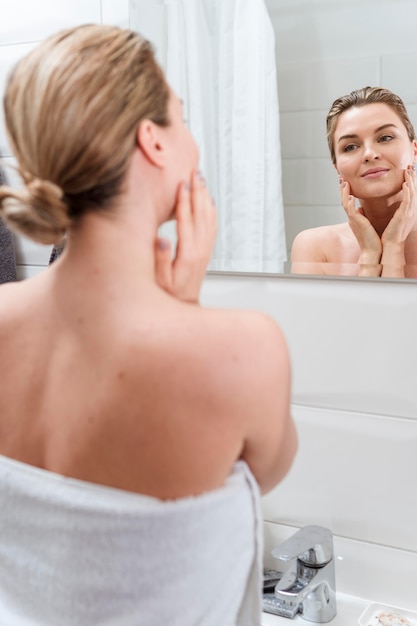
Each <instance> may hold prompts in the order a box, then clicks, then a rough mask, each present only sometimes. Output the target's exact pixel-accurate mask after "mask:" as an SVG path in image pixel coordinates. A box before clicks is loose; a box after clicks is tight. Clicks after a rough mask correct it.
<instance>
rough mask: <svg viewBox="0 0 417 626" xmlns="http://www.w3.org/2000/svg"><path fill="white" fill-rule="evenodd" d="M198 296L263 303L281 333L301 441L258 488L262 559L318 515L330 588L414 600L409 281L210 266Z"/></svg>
mask: <svg viewBox="0 0 417 626" xmlns="http://www.w3.org/2000/svg"><path fill="white" fill-rule="evenodd" d="M202 302H203V304H205V305H207V306H214V307H234V308H247V309H251V308H252V309H253V308H256V309H258V310H262V311H264V312H265V313H267V314H269V315H271V316H272V317H273V318H274V319H275V320H276V321H277V322H278V323H279V324H280V326H281V328H282V329H283V331H284V333H285V335H286V337H287V341H288V346H289V350H290V356H291V362H292V368H293V407H292V410H293V414H294V417H295V421H296V424H297V430H298V433H299V450H298V453H297V456H296V459H295V462H294V464H293V466H292V468H291V470H290V472H289V474H288V475H287V477H286V478H285V479H284V481H283V482H282V483H281V484H280V485H278V486H277V487H276V488H275V489H274V490H273V491H271V492H270V493H269V494H267V495H266V496H264V498H263V512H264V519H265V528H266V537H265V548H266V555H265V556H266V564H267V565H269V566H274V562H273V560H271V558H270V550H271V549H272V547H274V546H276V545H277V544H278V543H279V542H280V541H282V540H284V539H286V538H287V537H288V536H289V535H290V534H292V533H293V532H295V530H297V529H298V528H301V527H302V526H305V525H308V524H319V525H323V526H326V527H328V528H330V529H331V530H332V531H333V533H334V535H335V538H336V542H335V545H336V546H337V555H338V558H339V559H340V562H339V563H338V565H337V572H338V573H337V586H338V589H339V591H341V592H343V593H346V594H351V595H357V596H361V597H364V596H365V597H368V598H369V599H373V600H374V601H380V602H385V603H389V602H391V604H396V603H397V605H398V606H405V607H408V608H409V609H414V610H416V609H417V595H416V591H415V590H416V585H417V489H416V487H415V480H416V476H417V454H416V450H417V394H416V384H415V376H416V372H417V333H416V332H415V327H416V319H417V289H416V285H415V284H414V283H412V282H410V281H403V282H400V281H397V282H395V281H382V282H378V283H376V282H372V281H367V280H365V279H362V280H361V279H357V278H356V279H340V278H339V279H337V278H335V279H327V280H323V279H318V278H316V279H314V278H309V279H303V278H294V277H285V276H278V277H271V276H243V275H242V276H239V275H229V276H227V275H214V274H211V275H209V276H208V277H207V279H206V281H205V283H204V288H203V293H202ZM343 559H344V562H343ZM368 559H369V561H368ZM275 566H277V564H276V562H275ZM365 590H366V592H365Z"/></svg>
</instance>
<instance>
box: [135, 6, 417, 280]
mask: <svg viewBox="0 0 417 626" xmlns="http://www.w3.org/2000/svg"><path fill="white" fill-rule="evenodd" d="M133 4H134V5H136V6H137V5H138V4H139V7H140V8H141V20H142V26H143V24H144V22H143V19H144V18H145V19H146V13H147V12H149V11H151V9H150V3H149V2H146V3H145V1H144V0H136V1H135V2H134V3H133ZM154 4H155V11H159V23H160V24H161V31H163V34H161V33H159V32H156V29H155V19H154V16H152V19H150V24H151V23H152V28H151V32H149V36H150V37H151V38H152V39H153V40H154V41H155V42H156V44H157V47H158V50H159V52H160V55H161V57H164V54H165V53H167V52H168V51H169V53H170V54H166V56H165V57H164V58H165V59H168V58H169V59H171V61H170V63H171V67H168V68H167V69H168V73H169V74H170V76H171V82H173V83H174V84H175V85H176V87H177V91H179V92H180V95H181V96H183V97H184V99H185V101H186V105H187V106H186V114H187V118H188V121H189V123H190V125H191V127H192V129H193V133H194V135H195V136H196V137H197V138H199V137H200V138H201V143H200V145H201V157H202V159H201V162H202V169H203V171H204V173H205V175H206V176H207V179H208V182H209V185H210V188H211V189H212V190H213V195H214V197H215V200H216V204H217V205H218V209H219V238H218V244H217V247H216V253H215V257H214V258H213V263H212V265H211V269H212V270H220V271H250V272H263V273H265V272H266V273H269V272H272V273H276V272H284V273H293V274H294V275H295V274H298V273H302V274H304V273H305V274H318V275H345V276H360V275H365V276H368V277H369V276H370V277H374V276H375V277H381V276H382V277H384V276H389V277H390V278H392V277H396V276H399V277H402V276H403V275H405V276H406V277H408V278H414V277H415V276H416V272H415V271H414V269H413V268H412V265H414V262H413V259H412V258H411V257H409V255H408V254H407V255H406V256H408V257H409V258H408V259H407V266H408V267H407V269H406V270H404V268H402V271H401V268H400V266H401V262H399V261H398V260H397V259H395V260H393V262H392V263H391V260H392V259H391V255H389V257H390V258H389V259H388V260H387V259H385V258H384V259H382V253H381V258H380V259H379V262H378V263H377V262H374V260H373V259H372V261H371V262H368V261H367V260H366V262H364V263H362V262H360V263H359V264H358V263H357V262H356V261H355V257H354V254H353V249H354V248H355V246H354V245H352V246H350V248H351V249H352V251H351V254H350V255H349V254H347V253H346V254H345V253H344V254H341V255H340V256H338V257H330V258H329V259H327V258H326V259H324V260H320V261H311V260H310V259H307V261H306V260H303V261H300V259H299V258H298V257H296V261H297V265H295V263H291V250H292V247H293V243H294V240H295V239H296V237H297V235H298V234H299V233H300V232H302V231H306V230H309V229H312V228H316V227H330V226H331V227H332V228H331V229H330V231H326V230H324V231H323V233H326V232H329V233H333V234H336V233H339V234H340V237H339V239H340V238H342V235H343V232H347V233H348V235H349V237H348V239H349V238H350V239H351V233H350V230H347V226H346V224H347V223H348V216H347V214H346V212H345V210H344V208H343V206H342V202H341V190H340V184H339V175H338V171H337V169H335V167H334V165H333V163H332V159H331V154H330V152H329V148H328V145H327V141H326V116H327V113H328V111H329V109H330V106H331V104H332V102H334V101H335V100H336V99H337V98H339V97H340V96H341V95H342V94H348V93H350V92H351V91H353V90H357V89H359V88H362V87H364V86H366V85H371V86H381V87H384V88H387V89H389V90H390V91H392V92H393V93H395V94H398V95H399V96H400V97H401V99H402V100H403V102H404V104H405V106H406V108H407V114H408V117H409V119H410V122H411V124H414V126H415V124H416V120H417V90H416V89H415V87H414V85H413V78H412V77H413V76H414V74H415V67H417V42H416V39H415V36H414V32H413V24H414V23H415V20H416V19H417V5H416V4H415V3H413V2H411V1H410V0H400V1H399V2H397V1H396V2H394V0H384V1H382V2H381V1H380V0H362V1H361V2H359V1H353V2H350V3H346V2H344V1H343V0H332V1H331V2H330V1H329V0H309V1H306V0H254V1H253V2H250V3H249V2H246V3H245V2H242V3H239V11H236V12H235V13H234V14H233V12H231V9H230V7H231V6H232V5H233V6H234V5H235V4H236V3H233V2H230V3H217V4H223V6H222V7H220V8H218V9H217V13H216V12H214V13H213V14H210V15H208V13H209V12H208V9H207V6H208V5H207V3H191V2H189V3H160V2H155V3H154ZM180 4H181V5H182V6H183V7H187V9H189V10H190V11H192V12H193V13H192V14H186V12H183V13H181V11H182V10H183V9H181V8H179V6H178V5H180ZM204 4H205V8H204V10H203V8H202V7H203V5H204ZM213 4H215V3H213ZM145 5H146V6H145ZM249 5H250V7H249V8H248V6H249ZM376 10H378V27H375V26H373V25H374V24H375V11H376ZM184 11H185V9H184ZM163 12H165V14H164V15H163ZM228 12H229V13H228ZM132 14H133V12H132ZM190 20H194V22H191V21H190ZM199 20H200V22H199ZM197 22H198V23H200V28H199V29H197V31H198V32H197V33H196V32H195V30H194V31H193V29H190V28H189V26H190V23H197ZM172 24H174V26H172ZM239 36H240V39H239ZM187 37H188V39H187ZM271 37H272V39H271ZM176 42H184V46H183V48H182V49H181V51H180V52H178V50H177V51H176V48H175V46H176ZM245 42H246V45H245ZM199 43H200V44H201V45H200V46H199ZM249 44H250V45H249ZM187 46H188V47H187ZM203 48H204V49H205V50H210V51H211V57H210V58H207V57H204V55H203V54H202V52H201V50H202V49H203ZM190 49H191V50H193V54H192V55H191V57H192V63H190V62H189V64H188V65H187V66H185V65H184V63H183V64H182V65H181V63H179V64H177V66H175V63H174V61H173V59H175V58H179V59H180V61H181V58H182V61H184V59H185V58H188V61H189V58H190V55H188V56H187V50H190ZM175 51H176V52H177V55H175V54H174V53H175ZM181 54H182V55H183V56H182V57H181ZM271 59H272V60H273V61H274V67H273V66H272V65H271ZM184 67H186V70H184ZM187 76H188V77H189V78H190V81H189V83H187V89H184V88H183V87H184V85H185V83H184V80H185V79H186V77H187ZM266 76H267V77H268V79H269V80H270V79H271V76H274V80H275V88H273V87H272V86H271V85H272V83H271V82H269V83H268V85H267V84H266V81H264V82H262V81H261V77H264V78H265V77H266ZM190 94H191V95H192V94H194V95H193V97H192V98H188V96H189V95H190ZM256 98H258V99H257V100H256ZM275 98H276V103H277V107H276V112H277V114H278V124H277V125H276V123H275V122H274V121H273V115H272V111H271V107H268V104H270V103H271V102H272V103H273V104H274V106H275ZM196 103H197V104H196ZM262 103H263V104H262ZM200 105H201V106H202V105H205V106H209V109H208V113H207V114H206V115H205V117H204V120H203V121H201V120H200V122H198V120H199V118H198V116H197V112H196V108H197V107H198V106H200ZM262 106H263V107H264V113H263V115H260V112H261V111H262ZM256 107H257V108H256ZM242 111H245V112H246V117H245V113H242ZM196 116H197V117H196ZM262 121H263V123H264V126H262V124H261V122H262ZM233 134H234V137H235V139H236V138H237V139H238V141H239V142H240V143H233V142H232V143H231V144H228V146H229V147H228V148H227V150H228V151H229V152H226V153H224V154H223V158H221V159H220V160H219V161H218V162H219V169H218V170H217V171H215V169H214V166H213V162H212V160H211V154H215V155H216V156H218V155H219V154H220V153H221V152H219V151H220V150H221V147H222V145H225V144H226V142H227V141H228V140H229V138H230V137H233ZM271 139H273V141H271ZM256 140H259V141H258V143H256ZM267 140H268V141H269V144H268V145H269V146H270V150H269V151H266V150H265V149H263V148H262V142H263V141H267ZM210 142H211V145H212V148H210V149H209V146H210ZM273 145H275V153H273V152H272V150H273ZM212 149H213V150H214V152H211V150H212ZM258 151H259V152H258ZM260 153H262V156H263V157H265V155H266V158H260V157H259V154H260ZM227 164H230V167H228V166H227ZM256 164H257V165H256ZM408 165H413V159H409V160H408V161H407V163H406V164H405V165H404V168H403V179H402V182H403V183H404V182H405V177H406V176H408V174H405V171H406V170H407V166H408ZM411 176H413V174H411ZM260 189H262V193H263V194H264V195H263V197H260V198H256V197H255V196H256V192H257V191H258V190H260ZM271 190H273V191H271ZM350 191H352V190H350ZM354 193H355V190H353V193H349V194H348V195H354ZM358 193H359V192H358ZM268 194H269V195H268ZM271 194H272V195H271ZM358 197H360V196H358ZM247 199H248V201H247ZM259 206H261V207H262V208H261V209H259ZM359 206H360V202H359V200H356V204H355V210H357V209H358V207H359ZM393 207H394V202H393V203H392V206H391V208H393ZM384 219H385V220H386V219H387V216H385V218H384ZM274 220H275V221H274ZM388 221H389V220H388ZM387 223H388V222H387ZM335 225H340V226H339V227H338V228H337V229H335V228H334V226H335ZM386 225H387V224H386ZM386 225H385V226H386ZM381 228H382V224H379V225H376V232H377V234H378V230H380V229H381ZM374 229H375V228H374ZM381 236H382V232H381V233H380V234H379V239H380V238H381ZM353 243H354V242H353ZM342 250H343V251H345V252H346V250H345V247H343V246H342ZM357 260H359V255H358V259H357ZM300 263H308V265H307V266H306V265H304V266H303V265H301V264H300ZM381 266H383V267H384V268H385V269H384V270H383V269H382V267H381ZM392 266H393V267H392Z"/></svg>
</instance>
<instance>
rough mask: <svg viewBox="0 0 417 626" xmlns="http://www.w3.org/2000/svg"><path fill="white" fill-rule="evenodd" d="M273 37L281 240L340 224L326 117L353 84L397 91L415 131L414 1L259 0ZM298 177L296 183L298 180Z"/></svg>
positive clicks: (416, 59)
mask: <svg viewBox="0 0 417 626" xmlns="http://www.w3.org/2000/svg"><path fill="white" fill-rule="evenodd" d="M265 3H266V5H267V7H268V9H269V13H270V16H271V20H272V23H273V26H274V30H275V35H276V58H277V72H278V90H279V102H280V113H281V154H282V157H283V194H284V206H285V221H286V233H287V244H288V246H289V248H290V245H291V243H292V241H293V239H294V236H295V235H296V234H297V233H298V232H299V231H300V230H303V229H304V228H310V227H312V226H319V225H322V224H331V223H336V222H340V221H344V217H345V215H344V212H343V209H342V208H341V206H340V201H339V192H338V179H337V175H336V172H335V170H334V168H333V165H332V164H331V161H330V155H329V150H328V148H327V142H326V130H325V119H326V115H327V112H328V110H329V108H330V106H331V104H332V102H333V101H334V100H335V99H336V98H338V97H339V96H342V95H344V94H347V93H349V92H350V91H352V90H353V89H358V88H360V87H364V86H366V85H371V86H382V87H387V88H388V89H391V90H392V91H394V92H395V93H397V94H398V95H399V96H401V97H402V98H403V100H404V102H405V103H406V106H407V108H408V111H409V114H410V117H411V120H412V122H413V123H414V125H415V127H416V129H417V81H416V79H415V70H416V68H417V37H416V33H415V25H416V24H417V2H415V0H349V1H346V0H265ZM300 181H302V183H303V184H300Z"/></svg>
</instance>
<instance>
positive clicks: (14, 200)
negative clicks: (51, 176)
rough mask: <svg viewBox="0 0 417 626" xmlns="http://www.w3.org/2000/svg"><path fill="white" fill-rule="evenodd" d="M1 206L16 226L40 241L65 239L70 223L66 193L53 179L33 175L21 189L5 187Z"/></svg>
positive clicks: (12, 225) (19, 230)
mask: <svg viewBox="0 0 417 626" xmlns="http://www.w3.org/2000/svg"><path fill="white" fill-rule="evenodd" d="M0 207H1V212H2V213H3V216H4V218H5V221H6V222H7V223H8V224H9V226H10V227H11V228H12V229H14V230H16V231H18V232H20V233H22V234H23V235H25V236H27V237H30V238H31V239H34V240H35V241H38V242H39V243H44V244H51V243H56V242H57V241H59V240H61V239H62V237H63V236H64V234H65V232H66V230H67V228H68V226H69V224H70V219H69V216H68V206H67V204H66V202H65V200H64V193H63V191H62V189H61V188H60V187H58V185H55V184H54V183H52V182H51V181H49V180H41V179H39V178H35V177H34V178H31V179H30V180H27V182H26V185H25V186H24V187H23V189H21V190H20V189H19V190H17V189H12V188H10V187H1V188H0Z"/></svg>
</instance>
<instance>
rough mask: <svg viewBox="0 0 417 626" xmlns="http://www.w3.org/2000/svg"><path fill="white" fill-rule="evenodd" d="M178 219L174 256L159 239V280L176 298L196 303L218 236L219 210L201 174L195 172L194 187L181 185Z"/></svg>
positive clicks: (167, 246) (169, 248) (157, 242)
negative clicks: (217, 212) (217, 214)
mask: <svg viewBox="0 0 417 626" xmlns="http://www.w3.org/2000/svg"><path fill="white" fill-rule="evenodd" d="M175 217H176V221H177V237H178V241H177V249H176V253H175V257H174V258H172V254H171V245H170V242H169V241H168V240H167V239H157V241H156V251H155V273H156V281H157V283H158V284H159V285H160V287H162V288H163V289H165V291H167V292H168V293H170V294H171V295H172V296H174V297H175V298H178V299H179V300H183V301H185V302H193V303H197V302H198V299H199V294H200V288H201V285H202V282H203V280H204V277H205V274H206V271H207V265H208V263H209V261H210V258H211V254H212V251H213V246H214V242H215V239H216V234H217V218H216V209H215V206H214V202H213V200H212V198H211V196H210V194H209V191H208V189H207V187H206V184H205V181H204V179H203V178H202V177H201V175H200V174H198V173H196V172H193V174H192V176H191V184H190V185H188V184H187V183H182V184H181V185H180V187H179V190H178V196H177V204H176V209H175Z"/></svg>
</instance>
